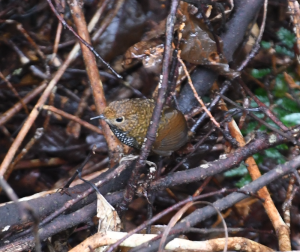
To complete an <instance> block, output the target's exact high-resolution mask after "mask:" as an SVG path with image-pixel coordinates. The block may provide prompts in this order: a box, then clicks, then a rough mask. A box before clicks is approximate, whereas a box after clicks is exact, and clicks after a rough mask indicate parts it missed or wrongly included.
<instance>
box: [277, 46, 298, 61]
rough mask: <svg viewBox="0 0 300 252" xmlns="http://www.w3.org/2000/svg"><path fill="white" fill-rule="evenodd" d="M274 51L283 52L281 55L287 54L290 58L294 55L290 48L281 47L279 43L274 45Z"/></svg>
mask: <svg viewBox="0 0 300 252" xmlns="http://www.w3.org/2000/svg"><path fill="white" fill-rule="evenodd" d="M275 51H276V53H279V54H283V55H286V56H289V57H291V58H294V57H295V54H294V52H292V51H291V50H289V49H287V48H285V47H282V46H280V45H276V46H275Z"/></svg>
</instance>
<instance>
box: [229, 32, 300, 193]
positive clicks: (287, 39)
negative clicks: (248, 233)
mask: <svg viewBox="0 0 300 252" xmlns="http://www.w3.org/2000/svg"><path fill="white" fill-rule="evenodd" d="M277 36H278V39H279V40H280V42H279V43H278V44H277V45H274V46H273V42H266V41H262V42H261V47H262V48H263V49H270V48H272V47H273V48H274V49H275V51H276V53H278V54H283V55H286V56H288V57H290V58H294V57H295V55H294V52H293V47H294V43H295V35H294V34H293V33H292V32H291V31H289V30H287V29H285V28H280V29H279V30H278V32H277ZM271 69H272V68H271V66H270V68H262V69H252V71H251V75H252V76H253V77H254V78H257V79H261V78H264V77H266V76H268V75H269V76H270V77H271V78H270V79H269V80H271V81H272V79H273V78H275V82H270V83H269V84H270V86H269V88H270V89H269V90H268V91H267V89H263V88H257V89H256V90H255V91H254V94H255V95H256V97H257V98H258V99H259V100H260V101H261V102H263V103H264V104H265V105H266V106H267V107H270V106H271V105H272V112H273V113H274V114H275V115H276V116H277V117H278V119H279V120H280V121H282V122H283V123H284V124H285V125H286V126H288V127H290V126H295V125H299V124H300V108H299V104H298V103H297V102H295V101H293V100H292V99H289V98H287V97H286V93H288V92H290V89H289V86H288V84H287V83H286V81H285V78H284V75H283V74H277V76H274V77H273V76H271V74H274V73H273V72H272V70H271ZM286 71H287V73H288V74H289V75H291V76H292V77H293V78H295V79H297V77H296V76H295V74H294V72H293V71H294V70H292V71H291V70H289V69H287V70H286ZM296 83H297V81H296ZM293 92H294V94H295V95H296V96H298V97H299V94H300V92H299V91H298V90H297V89H295V90H293ZM269 98H271V99H272V100H271V103H270V100H269ZM250 107H251V108H255V107H258V105H257V104H256V103H255V102H254V101H253V100H251V104H250ZM254 114H255V115H256V116H257V117H259V118H260V119H262V120H263V121H264V122H265V123H267V124H269V125H270V126H273V127H276V128H277V129H278V128H279V127H278V126H277V125H275V123H274V122H273V121H271V119H269V118H268V117H266V116H265V115H264V114H263V113H262V112H254ZM247 118H248V121H247V124H246V127H244V128H243V130H242V132H243V134H244V135H247V134H249V133H253V131H254V130H257V131H266V132H271V130H270V129H268V128H267V127H266V126H264V125H260V124H259V123H258V122H257V121H255V120H253V119H251V118H250V117H247ZM288 149H289V147H288V145H287V144H281V145H278V146H276V147H273V148H269V149H267V150H264V151H262V152H260V153H256V154H254V155H253V157H254V159H255V161H256V163H257V165H258V166H260V165H264V164H266V163H270V164H274V165H278V164H283V163H285V162H286V157H285V154H286V153H287V150H288ZM224 176H225V177H240V180H239V181H238V182H237V183H236V184H235V185H236V186H238V187H242V186H244V185H246V184H248V183H249V182H251V177H250V176H249V174H248V171H247V169H246V166H245V164H244V163H243V164H241V165H240V166H239V167H238V168H236V169H233V170H231V171H227V172H225V173H224Z"/></svg>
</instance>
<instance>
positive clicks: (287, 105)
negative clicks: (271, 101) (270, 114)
mask: <svg viewBox="0 0 300 252" xmlns="http://www.w3.org/2000/svg"><path fill="white" fill-rule="evenodd" d="M275 102H276V104H277V105H281V106H282V107H283V108H284V109H285V110H287V111H289V112H299V110H300V108H299V106H298V104H297V102H295V101H293V100H291V99H289V98H287V97H283V98H281V99H278V100H276V101H275Z"/></svg>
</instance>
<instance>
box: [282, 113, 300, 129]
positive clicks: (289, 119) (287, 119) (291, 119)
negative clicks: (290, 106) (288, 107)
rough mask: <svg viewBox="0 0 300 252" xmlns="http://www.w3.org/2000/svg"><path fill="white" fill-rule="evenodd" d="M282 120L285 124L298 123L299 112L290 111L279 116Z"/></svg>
mask: <svg viewBox="0 0 300 252" xmlns="http://www.w3.org/2000/svg"><path fill="white" fill-rule="evenodd" d="M281 120H282V122H283V123H284V124H285V125H287V126H289V127H290V126H295V125H297V124H300V113H292V114H288V115H285V116H283V117H282V118H281Z"/></svg>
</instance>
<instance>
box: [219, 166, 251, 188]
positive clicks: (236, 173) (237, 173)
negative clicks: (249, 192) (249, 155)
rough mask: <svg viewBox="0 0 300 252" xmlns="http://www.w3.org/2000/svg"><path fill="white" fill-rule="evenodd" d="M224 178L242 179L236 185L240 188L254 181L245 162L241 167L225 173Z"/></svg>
mask: <svg viewBox="0 0 300 252" xmlns="http://www.w3.org/2000/svg"><path fill="white" fill-rule="evenodd" d="M224 176H225V177H226V178H233V177H242V178H241V179H240V180H239V181H238V182H236V183H235V186H237V187H239V188H241V187H243V186H244V185H247V184H249V183H250V182H251V181H252V180H251V177H250V176H249V174H248V170H247V167H246V165H245V163H244V162H242V163H241V164H240V166H239V167H237V168H235V169H232V170H229V171H226V172H224Z"/></svg>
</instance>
